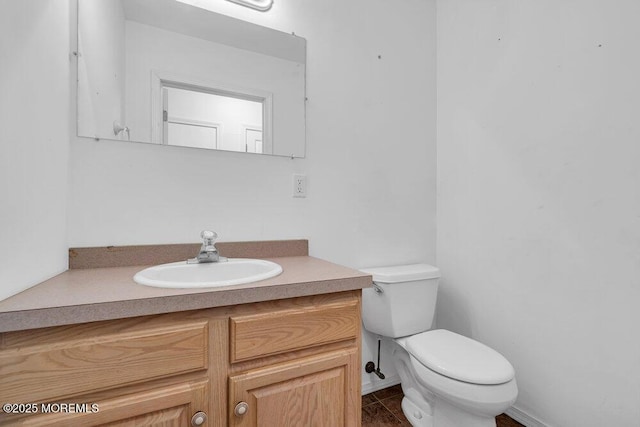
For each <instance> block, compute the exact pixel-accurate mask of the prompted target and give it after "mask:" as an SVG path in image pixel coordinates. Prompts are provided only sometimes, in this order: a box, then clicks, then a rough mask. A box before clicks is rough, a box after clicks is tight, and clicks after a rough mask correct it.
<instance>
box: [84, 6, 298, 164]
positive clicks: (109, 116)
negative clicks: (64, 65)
mask: <svg viewBox="0 0 640 427" xmlns="http://www.w3.org/2000/svg"><path fill="white" fill-rule="evenodd" d="M186 1H187V0H182V1H176V0H78V47H77V51H76V52H77V57H78V99H77V102H78V110H77V111H78V117H77V120H78V121H77V125H78V136H82V137H90V138H97V139H115V140H124V141H131V142H144V143H152V144H163V145H173V146H183V147H192V148H206V149H216V150H226V151H240V152H249V153H260V154H270V155H278V156H287V157H304V155H305V62H306V41H305V40H304V39H303V38H301V37H297V36H295V35H291V34H286V33H282V32H279V31H276V30H272V29H269V28H265V27H261V26H259V25H255V24H251V23H248V22H244V21H241V20H238V19H235V18H231V17H228V16H225V15H220V14H218V13H215V12H212V11H209V10H205V9H201V8H199V7H195V6H192V5H190V4H186V3H185V2H186Z"/></svg>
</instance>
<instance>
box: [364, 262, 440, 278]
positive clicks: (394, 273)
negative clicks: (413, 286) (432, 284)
mask: <svg viewBox="0 0 640 427" xmlns="http://www.w3.org/2000/svg"><path fill="white" fill-rule="evenodd" d="M361 271H362V272H363V273H367V274H371V275H372V276H373V281H374V282H379V283H399V282H411V281H414V280H426V279H437V278H438V277H440V270H439V269H438V267H434V266H433V265H429V264H410V265H396V266H391V267H375V268H364V269H362V270H361Z"/></svg>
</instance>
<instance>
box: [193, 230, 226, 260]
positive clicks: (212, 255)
mask: <svg viewBox="0 0 640 427" xmlns="http://www.w3.org/2000/svg"><path fill="white" fill-rule="evenodd" d="M200 237H202V246H201V247H200V252H199V253H198V255H197V256H196V257H195V258H191V259H188V260H187V264H195V263H204V262H221V261H226V260H227V259H226V258H225V257H221V256H220V254H218V250H217V249H216V247H215V245H214V242H215V241H216V239H217V238H218V234H217V233H216V232H215V231H209V230H204V231H203V232H202V233H200Z"/></svg>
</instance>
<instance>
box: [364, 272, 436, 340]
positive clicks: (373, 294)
mask: <svg viewBox="0 0 640 427" xmlns="http://www.w3.org/2000/svg"><path fill="white" fill-rule="evenodd" d="M362 271H363V272H364V273H367V274H371V275H372V276H373V287H372V288H365V289H363V290H362V321H363V323H364V328H365V329H366V330H367V331H369V332H372V333H374V334H378V335H382V336H385V337H391V338H398V337H404V336H407V335H414V334H417V333H419V332H424V331H427V330H429V329H431V326H432V325H433V318H434V316H435V310H436V299H437V296H438V279H439V277H440V270H438V268H437V267H434V266H432V265H428V264H412V265H400V266H393V267H378V268H366V269H363V270H362Z"/></svg>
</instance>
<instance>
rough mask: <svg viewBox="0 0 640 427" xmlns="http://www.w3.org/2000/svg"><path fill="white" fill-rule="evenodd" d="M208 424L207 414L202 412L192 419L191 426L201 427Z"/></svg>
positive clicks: (194, 415)
mask: <svg viewBox="0 0 640 427" xmlns="http://www.w3.org/2000/svg"><path fill="white" fill-rule="evenodd" d="M206 422H207V414H205V413H204V412H202V411H200V412H196V413H195V414H193V417H191V425H192V426H193V427H198V426H201V425H203V424H204V423H206Z"/></svg>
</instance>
